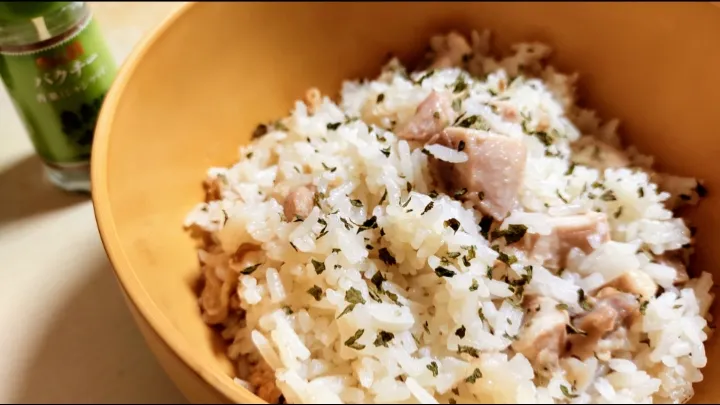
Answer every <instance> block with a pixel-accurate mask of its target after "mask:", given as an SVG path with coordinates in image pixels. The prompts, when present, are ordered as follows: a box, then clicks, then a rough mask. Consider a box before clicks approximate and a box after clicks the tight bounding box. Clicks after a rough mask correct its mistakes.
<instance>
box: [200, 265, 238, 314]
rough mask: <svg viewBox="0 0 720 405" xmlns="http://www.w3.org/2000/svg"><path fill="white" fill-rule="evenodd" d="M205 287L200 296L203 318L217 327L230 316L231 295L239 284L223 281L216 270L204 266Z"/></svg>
mask: <svg viewBox="0 0 720 405" xmlns="http://www.w3.org/2000/svg"><path fill="white" fill-rule="evenodd" d="M203 274H204V276H205V286H204V287H203V290H202V293H201V294H200V308H201V309H202V318H203V321H205V323H207V324H208V325H217V324H219V323H222V322H223V321H225V319H226V318H227V316H228V309H229V303H230V295H231V293H232V291H233V289H234V286H235V284H237V279H236V280H235V282H234V283H233V282H232V281H230V280H222V279H220V277H218V276H217V274H216V271H215V268H213V267H212V266H204V267H203Z"/></svg>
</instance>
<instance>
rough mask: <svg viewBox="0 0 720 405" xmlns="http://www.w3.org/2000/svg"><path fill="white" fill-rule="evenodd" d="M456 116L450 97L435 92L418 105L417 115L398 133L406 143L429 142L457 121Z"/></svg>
mask: <svg viewBox="0 0 720 405" xmlns="http://www.w3.org/2000/svg"><path fill="white" fill-rule="evenodd" d="M456 116H457V114H456V113H455V110H453V108H452V99H451V97H450V95H449V94H447V93H438V92H436V91H434V90H433V91H432V92H431V93H430V95H429V96H427V98H425V100H423V101H422V102H421V103H420V105H418V107H417V110H416V111H415V115H413V116H412V117H411V118H410V119H409V120H408V121H407V122H406V123H405V124H404V125H403V126H402V128H400V129H399V130H398V131H397V135H398V137H400V138H401V139H404V140H406V141H419V142H427V140H428V139H430V138H431V137H432V136H433V135H436V134H438V133H440V132H441V131H442V130H443V129H445V127H447V126H448V125H450V124H451V123H452V122H453V121H455V118H456Z"/></svg>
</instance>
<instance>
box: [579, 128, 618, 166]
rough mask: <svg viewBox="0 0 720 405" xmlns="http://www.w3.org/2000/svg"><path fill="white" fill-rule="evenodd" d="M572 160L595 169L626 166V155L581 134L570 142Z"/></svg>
mask: <svg viewBox="0 0 720 405" xmlns="http://www.w3.org/2000/svg"><path fill="white" fill-rule="evenodd" d="M572 149H573V161H574V162H575V163H578V164H582V165H586V166H590V167H594V168H596V169H600V170H603V169H607V168H620V167H628V166H629V165H630V160H628V158H627V155H626V154H625V153H624V152H623V151H621V150H619V149H617V148H615V147H613V146H612V145H610V144H608V143H605V142H603V141H601V140H599V139H597V138H595V137H592V136H583V137H582V138H580V139H578V140H577V141H575V142H573V144H572Z"/></svg>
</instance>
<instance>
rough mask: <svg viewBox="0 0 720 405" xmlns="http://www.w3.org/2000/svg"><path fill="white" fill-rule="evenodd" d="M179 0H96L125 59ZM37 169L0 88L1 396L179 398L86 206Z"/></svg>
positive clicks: (108, 32)
mask: <svg viewBox="0 0 720 405" xmlns="http://www.w3.org/2000/svg"><path fill="white" fill-rule="evenodd" d="M180 4H181V3H153V2H149V3H98V4H92V7H93V8H94V10H95V12H96V16H97V19H98V21H99V23H100V26H101V29H102V30H103V32H104V34H105V37H106V39H107V40H108V42H109V44H110V47H111V49H112V51H113V53H114V55H115V57H116V58H117V59H118V61H119V62H121V61H123V60H124V59H125V58H126V56H127V55H128V54H129V52H130V51H131V50H132V48H133V47H134V45H135V44H136V43H137V41H138V40H139V39H140V38H141V37H142V36H143V35H144V34H145V33H146V32H148V30H149V29H151V28H153V27H155V26H156V25H157V24H158V23H159V22H160V21H162V19H163V18H165V16H166V15H168V14H169V12H170V11H171V10H173V9H175V8H176V7H178V6H179V5H180ZM40 170H41V169H40V162H39V161H38V159H37V158H36V156H35V155H34V152H33V149H32V146H31V144H30V142H29V140H28V138H27V136H26V134H25V130H24V128H23V127H22V125H21V123H20V121H19V120H18V117H17V115H16V113H15V110H14V109H13V107H12V105H11V104H10V101H9V100H8V96H7V93H6V92H5V88H4V87H3V86H2V85H0V303H1V304H2V305H0V403H9V402H10V403H18V402H21V403H27V402H50V403H57V402H63V403H68V402H70V403H72V402H74V403H78V402H82V403H87V402H95V403H98V402H100V403H108V402H115V403H117V402H125V403H128V402H131V403H138V402H145V403H148V402H149V403H171V402H172V403H181V402H185V401H184V400H183V398H182V397H181V396H180V394H179V392H178V391H177V389H176V388H175V387H174V386H173V385H172V383H171V382H170V381H169V380H168V378H167V377H166V376H165V374H164V373H163V371H162V370H161V369H160V367H159V365H158V364H157V362H156V361H155V359H154V358H153V356H152V354H151V353H150V352H149V350H148V349H147V347H146V346H145V342H144V341H143V340H142V337H141V336H140V333H139V332H138V331H137V329H136V327H135V325H134V323H133V321H132V319H131V318H130V314H129V313H128V311H127V309H126V307H125V304H124V302H123V301H122V297H121V296H120V292H119V289H118V286H117V284H116V282H115V278H114V275H113V273H112V269H111V267H110V263H109V262H108V259H107V256H106V255H105V251H104V250H103V247H102V244H101V243H100V238H99V236H98V232H97V228H96V225H95V218H94V216H93V209H92V203H91V202H90V200H89V199H88V198H87V197H79V196H73V195H69V194H65V193H63V192H61V191H59V190H57V189H55V188H53V187H52V186H50V185H48V184H47V183H46V182H45V181H43V179H42V177H41V171H40Z"/></svg>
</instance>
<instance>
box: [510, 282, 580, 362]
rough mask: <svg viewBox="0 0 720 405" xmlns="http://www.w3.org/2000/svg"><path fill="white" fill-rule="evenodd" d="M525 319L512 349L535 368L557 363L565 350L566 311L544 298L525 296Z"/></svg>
mask: <svg viewBox="0 0 720 405" xmlns="http://www.w3.org/2000/svg"><path fill="white" fill-rule="evenodd" d="M523 307H525V308H526V310H527V311H526V314H527V315H526V320H525V322H524V324H523V327H522V329H521V330H520V335H519V338H518V340H516V341H515V342H513V344H512V348H513V350H515V351H516V352H518V353H522V354H523V355H524V356H525V357H526V358H527V359H528V360H529V361H530V362H531V363H532V364H533V366H534V367H535V368H536V369H539V368H546V367H551V366H553V365H555V364H557V362H558V360H559V358H560V356H562V354H563V352H564V349H565V340H566V338H567V331H566V326H567V324H568V322H569V321H570V319H569V315H568V312H567V311H565V310H561V309H559V308H558V302H557V301H555V300H553V299H551V298H547V297H541V296H528V297H526V298H525V300H524V302H523Z"/></svg>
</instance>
